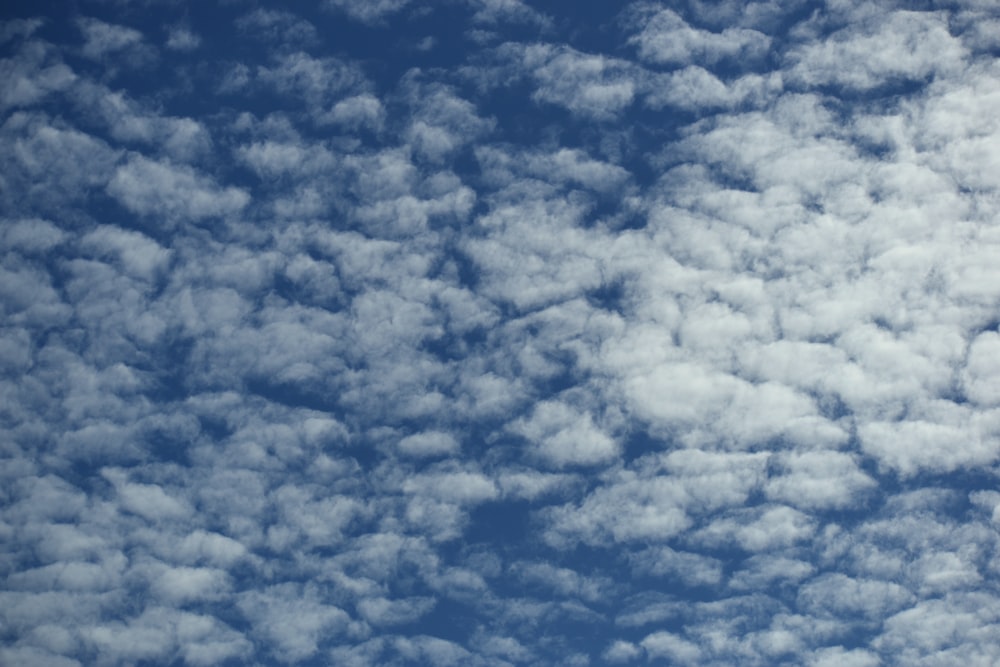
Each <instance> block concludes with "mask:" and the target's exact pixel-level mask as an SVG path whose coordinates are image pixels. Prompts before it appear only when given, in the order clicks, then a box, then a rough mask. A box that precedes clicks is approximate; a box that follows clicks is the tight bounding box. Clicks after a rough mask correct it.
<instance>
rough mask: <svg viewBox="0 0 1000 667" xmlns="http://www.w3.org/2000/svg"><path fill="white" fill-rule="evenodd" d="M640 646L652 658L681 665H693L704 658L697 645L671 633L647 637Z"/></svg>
mask: <svg viewBox="0 0 1000 667" xmlns="http://www.w3.org/2000/svg"><path fill="white" fill-rule="evenodd" d="M639 644H640V646H642V648H643V649H645V651H646V654H647V655H649V656H650V657H652V658H666V659H668V660H670V661H671V662H677V663H681V664H685V663H686V664H693V663H695V662H697V661H698V660H699V659H701V656H702V651H701V649H700V648H698V645H697V644H695V643H694V642H690V641H688V640H686V639H684V638H682V637H679V636H678V635H676V634H673V633H670V632H654V633H653V634H651V635H646V637H645V638H644V639H643V640H642V641H641V642H639Z"/></svg>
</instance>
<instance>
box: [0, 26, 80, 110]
mask: <svg viewBox="0 0 1000 667" xmlns="http://www.w3.org/2000/svg"><path fill="white" fill-rule="evenodd" d="M13 23H14V24H16V23H17V22H16V21H15V22H13ZM7 25H10V24H7ZM0 76H3V78H4V80H5V81H6V83H5V85H4V86H3V88H2V89H0V110H7V109H9V108H12V107H25V106H29V105H32V104H35V103H37V102H39V101H41V100H42V99H44V98H45V97H46V96H48V95H49V94H50V93H54V92H59V91H64V90H66V89H68V88H69V87H70V86H71V85H72V84H73V83H74V82H75V81H76V80H77V77H76V75H75V74H74V73H73V70H71V69H70V68H69V67H67V66H66V65H65V64H64V63H62V62H61V59H60V58H59V57H58V56H57V53H56V51H55V49H52V48H50V47H46V46H45V45H44V44H41V43H29V44H26V45H24V46H23V47H21V48H20V49H19V50H18V51H16V52H15V53H14V55H13V56H12V57H9V58H4V59H3V60H0Z"/></svg>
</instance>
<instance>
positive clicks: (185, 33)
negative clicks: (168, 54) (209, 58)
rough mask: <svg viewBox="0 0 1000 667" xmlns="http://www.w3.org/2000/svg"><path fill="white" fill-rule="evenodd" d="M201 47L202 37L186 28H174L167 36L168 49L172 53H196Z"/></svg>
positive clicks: (181, 26) (180, 26)
mask: <svg viewBox="0 0 1000 667" xmlns="http://www.w3.org/2000/svg"><path fill="white" fill-rule="evenodd" d="M199 46H201V37H199V36H198V35H197V34H195V33H194V32H192V31H191V29H190V28H188V27H186V26H183V25H179V26H174V27H173V28H171V29H170V31H169V32H168V34H167V42H166V47H167V48H168V49H170V50H171V51H181V52H188V51H195V50H197V49H198V47H199Z"/></svg>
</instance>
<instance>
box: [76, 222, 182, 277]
mask: <svg viewBox="0 0 1000 667" xmlns="http://www.w3.org/2000/svg"><path fill="white" fill-rule="evenodd" d="M81 245H82V247H83V248H85V249H87V250H90V251H91V252H93V253H94V254H95V255H97V256H98V257H101V256H108V255H110V256H112V257H115V258H117V259H118V261H120V262H121V264H122V267H123V268H124V269H125V272H126V273H128V274H129V275H132V276H135V277H138V278H143V279H145V280H150V279H153V278H155V277H156V276H157V275H158V274H160V273H161V272H162V271H163V270H164V269H165V268H166V267H167V265H168V264H169V262H170V258H171V255H172V253H171V252H170V251H169V250H168V249H166V248H164V247H162V246H161V245H160V244H158V243H157V242H156V241H154V240H153V239H151V238H149V237H148V236H145V235H144V234H140V233H139V232H133V231H128V230H124V229H120V228H118V227H112V226H110V225H102V226H100V227H98V228H97V229H95V230H93V231H91V232H88V233H87V234H86V235H85V236H84V237H83V238H82V239H81Z"/></svg>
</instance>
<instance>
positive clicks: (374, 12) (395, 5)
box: [324, 0, 410, 25]
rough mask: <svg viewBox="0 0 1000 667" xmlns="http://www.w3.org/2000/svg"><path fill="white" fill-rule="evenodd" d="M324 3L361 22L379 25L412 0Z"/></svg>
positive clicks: (335, 0)
mask: <svg viewBox="0 0 1000 667" xmlns="http://www.w3.org/2000/svg"><path fill="white" fill-rule="evenodd" d="M324 4H325V6H326V7H328V8H329V9H333V10H336V11H340V12H343V13H345V14H347V15H348V16H350V17H351V18H352V19H354V20H356V21H360V22H361V23H367V24H369V25H378V24H380V23H382V22H383V21H384V20H385V19H386V18H388V17H389V16H392V15H393V14H396V13H397V12H399V11H400V10H402V9H403V8H404V7H406V5H408V4H410V0H325V3H324Z"/></svg>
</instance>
